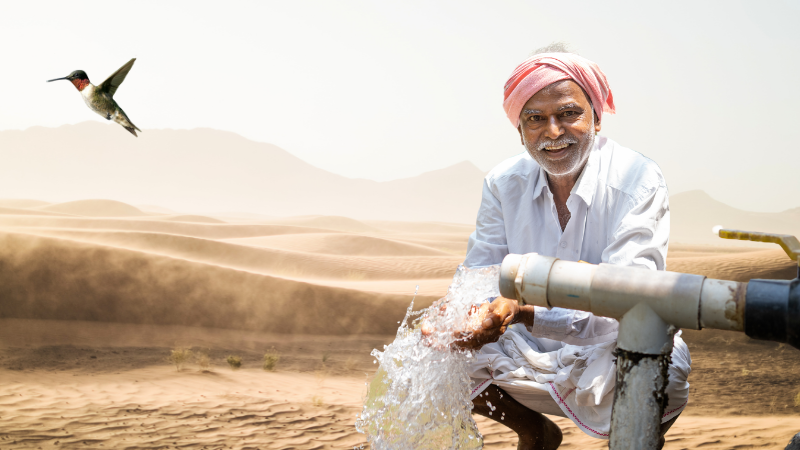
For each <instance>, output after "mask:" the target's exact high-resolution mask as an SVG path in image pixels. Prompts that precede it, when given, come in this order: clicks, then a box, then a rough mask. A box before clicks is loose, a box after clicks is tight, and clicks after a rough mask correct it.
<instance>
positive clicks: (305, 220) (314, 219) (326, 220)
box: [263, 216, 379, 233]
mask: <svg viewBox="0 0 800 450" xmlns="http://www.w3.org/2000/svg"><path fill="white" fill-rule="evenodd" d="M263 223H271V224H276V225H295V226H300V227H311V228H324V229H326V230H336V231H348V232H352V233H366V232H373V231H379V229H378V228H375V227H372V226H369V225H367V224H366V223H364V222H361V221H358V220H355V219H350V218H349V217H341V216H300V217H287V218H283V219H270V220H267V221H264V222H263Z"/></svg>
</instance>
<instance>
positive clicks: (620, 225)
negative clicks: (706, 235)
mask: <svg viewBox="0 0 800 450" xmlns="http://www.w3.org/2000/svg"><path fill="white" fill-rule="evenodd" d="M617 216H618V219H617V220H616V224H615V225H616V226H615V227H614V231H613V232H612V234H611V239H610V241H609V244H608V246H607V247H606V248H605V250H603V254H602V255H601V258H600V259H601V260H602V262H604V263H608V264H617V265H620V266H635V267H643V268H647V269H651V270H665V269H666V267H667V245H668V244H669V195H668V193H667V187H666V186H664V185H660V186H658V187H657V188H655V189H653V190H652V191H651V192H649V193H648V194H647V195H644V196H643V197H642V198H640V199H638V200H636V199H633V198H629V199H628V201H627V202H625V203H624V207H623V208H622V211H620V214H617Z"/></svg>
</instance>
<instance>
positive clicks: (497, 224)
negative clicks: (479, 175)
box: [464, 180, 508, 267]
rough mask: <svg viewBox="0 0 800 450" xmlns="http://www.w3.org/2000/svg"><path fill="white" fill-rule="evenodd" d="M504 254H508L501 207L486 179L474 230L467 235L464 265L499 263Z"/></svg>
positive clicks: (479, 265)
mask: <svg viewBox="0 0 800 450" xmlns="http://www.w3.org/2000/svg"><path fill="white" fill-rule="evenodd" d="M506 255H508V242H507V241H506V227H505V222H504V220H503V207H502V205H501V203H500V200H498V199H497V197H496V196H495V194H494V193H493V192H492V188H491V186H489V182H488V180H484V182H483V194H482V198H481V207H480V209H479V210H478V219H477V221H476V223H475V231H474V232H473V233H472V234H471V235H470V236H469V243H468V244H467V257H466V258H465V259H464V265H465V266H467V267H481V266H491V265H494V264H500V263H502V262H503V258H505V257H506Z"/></svg>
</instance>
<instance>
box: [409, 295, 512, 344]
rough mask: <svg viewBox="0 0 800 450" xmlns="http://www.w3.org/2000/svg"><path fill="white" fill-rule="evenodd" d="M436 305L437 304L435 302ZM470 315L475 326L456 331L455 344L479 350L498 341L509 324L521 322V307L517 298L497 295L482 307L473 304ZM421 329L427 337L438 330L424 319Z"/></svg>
mask: <svg viewBox="0 0 800 450" xmlns="http://www.w3.org/2000/svg"><path fill="white" fill-rule="evenodd" d="M437 303H439V302H437ZM434 306H437V304H436V303H434ZM445 307H446V306H445V305H441V306H439V309H440V310H441V311H443V310H444V309H445ZM432 309H433V308H432ZM469 315H470V316H471V318H472V319H473V320H471V321H470V322H471V323H472V324H474V325H473V327H472V328H468V329H463V330H456V331H454V332H453V335H454V336H455V338H456V340H455V342H454V343H453V345H455V346H456V347H460V348H463V349H470V350H478V349H480V348H481V347H483V346H484V345H486V344H488V343H490V342H496V341H497V340H498V339H500V336H502V335H503V333H505V332H506V329H507V328H508V326H509V325H511V324H512V323H516V322H519V320H520V319H519V317H520V307H519V303H518V302H517V301H516V300H511V299H508V298H504V297H497V298H496V299H495V300H494V301H492V302H491V303H488V302H487V303H483V304H481V305H480V307H478V306H473V307H472V308H471V309H470V311H469ZM420 331H421V332H422V335H423V336H424V337H427V336H429V335H431V334H433V332H434V331H436V330H435V329H434V327H433V325H431V323H430V322H428V321H424V322H423V323H422V325H421V327H420Z"/></svg>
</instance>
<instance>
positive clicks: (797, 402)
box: [794, 391, 800, 406]
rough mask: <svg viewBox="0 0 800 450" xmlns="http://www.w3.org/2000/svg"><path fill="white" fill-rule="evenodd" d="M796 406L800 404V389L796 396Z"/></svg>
mask: <svg viewBox="0 0 800 450" xmlns="http://www.w3.org/2000/svg"><path fill="white" fill-rule="evenodd" d="M794 406H800V391H797V395H795V396H794Z"/></svg>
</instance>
